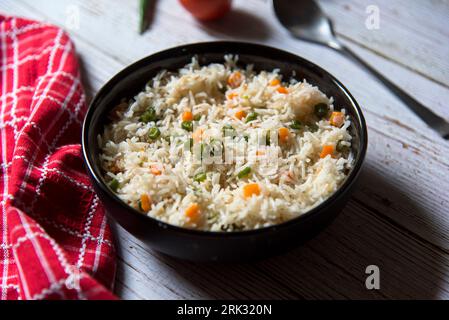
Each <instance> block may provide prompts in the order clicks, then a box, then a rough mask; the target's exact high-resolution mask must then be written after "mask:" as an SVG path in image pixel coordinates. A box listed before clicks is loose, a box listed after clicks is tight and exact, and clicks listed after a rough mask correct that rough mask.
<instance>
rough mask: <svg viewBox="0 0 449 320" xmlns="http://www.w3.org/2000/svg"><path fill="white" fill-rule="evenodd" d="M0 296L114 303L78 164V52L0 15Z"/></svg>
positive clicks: (94, 202)
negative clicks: (101, 300) (106, 300)
mask: <svg viewBox="0 0 449 320" xmlns="http://www.w3.org/2000/svg"><path fill="white" fill-rule="evenodd" d="M0 106H1V110H0V126H1V136H0V145H1V148H0V154H1V179H0V194H1V206H0V210H1V212H0V238H1V239H0V244H1V247H0V297H1V299H54V298H56V299H113V298H115V296H114V295H113V294H112V293H111V292H110V291H109V290H110V289H111V287H112V283H113V280H114V273H115V255H114V246H113V243H112V240H111V232H110V230H109V228H108V224H107V219H106V216H105V211H104V209H103V206H102V205H101V203H100V202H99V199H98V197H97V195H96V194H95V193H94V191H93V189H92V186H91V184H90V182H89V179H88V177H87V175H86V172H85V170H84V165H83V160H82V156H81V147H80V137H81V125H82V121H83V118H84V114H85V112H86V101H85V96H84V92H83V88H82V85H81V82H80V76H79V70H78V63H77V59H76V55H75V49H74V47H73V44H72V42H71V41H70V39H69V38H68V36H67V34H66V33H64V31H62V30H61V29H59V28H57V27H55V26H52V25H48V24H45V23H40V22H35V21H30V20H25V19H20V18H15V17H8V16H2V15H0Z"/></svg>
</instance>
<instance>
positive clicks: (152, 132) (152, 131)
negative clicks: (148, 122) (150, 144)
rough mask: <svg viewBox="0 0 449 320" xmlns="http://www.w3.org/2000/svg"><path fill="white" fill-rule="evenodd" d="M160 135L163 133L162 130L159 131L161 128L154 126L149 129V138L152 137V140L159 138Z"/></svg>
mask: <svg viewBox="0 0 449 320" xmlns="http://www.w3.org/2000/svg"><path fill="white" fill-rule="evenodd" d="M160 135H161V132H160V131H159V129H158V128H157V127H153V128H151V129H150V130H149V131H148V138H150V139H151V140H155V139H157V138H159V136H160Z"/></svg>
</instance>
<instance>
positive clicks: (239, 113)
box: [235, 110, 246, 120]
mask: <svg viewBox="0 0 449 320" xmlns="http://www.w3.org/2000/svg"><path fill="white" fill-rule="evenodd" d="M235 117H236V118H237V119H239V120H242V119H243V118H244V117H246V112H245V111H243V110H239V111H237V112H236V113H235Z"/></svg>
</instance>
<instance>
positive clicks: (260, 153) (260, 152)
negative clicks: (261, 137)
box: [256, 150, 265, 156]
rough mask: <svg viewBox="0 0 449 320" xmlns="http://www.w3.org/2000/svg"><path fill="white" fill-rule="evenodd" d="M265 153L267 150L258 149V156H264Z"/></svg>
mask: <svg viewBox="0 0 449 320" xmlns="http://www.w3.org/2000/svg"><path fill="white" fill-rule="evenodd" d="M264 154H265V151H263V150H256V156H263V155H264Z"/></svg>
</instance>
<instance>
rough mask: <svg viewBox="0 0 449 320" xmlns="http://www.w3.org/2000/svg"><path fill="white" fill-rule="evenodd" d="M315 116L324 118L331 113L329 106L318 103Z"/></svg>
mask: <svg viewBox="0 0 449 320" xmlns="http://www.w3.org/2000/svg"><path fill="white" fill-rule="evenodd" d="M313 108H314V111H315V115H316V116H317V117H318V118H320V119H321V118H324V117H325V116H327V114H328V113H329V106H328V105H327V104H325V103H318V104H316V105H315V106H314V107H313Z"/></svg>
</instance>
